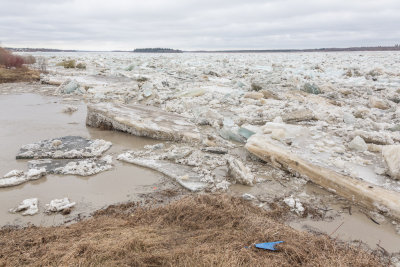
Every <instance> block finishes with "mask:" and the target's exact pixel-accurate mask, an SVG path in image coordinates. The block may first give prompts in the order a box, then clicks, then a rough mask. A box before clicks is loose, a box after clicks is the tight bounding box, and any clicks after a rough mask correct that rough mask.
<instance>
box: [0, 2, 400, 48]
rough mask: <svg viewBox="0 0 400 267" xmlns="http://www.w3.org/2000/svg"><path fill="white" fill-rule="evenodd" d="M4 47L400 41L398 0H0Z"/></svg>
mask: <svg viewBox="0 0 400 267" xmlns="http://www.w3.org/2000/svg"><path fill="white" fill-rule="evenodd" d="M0 42H1V45H2V46H9V47H46V48H61V49H87V50H116V49H122V50H132V49H134V48H143V47H170V48H179V49H185V50H191V49H264V48H265V49H277V48H320V47H348V46H367V45H394V44H398V43H400V0H241V1H239V0H222V1H218V0H213V1H211V0H201V1H197V0H186V1H183V0H170V1H165V0H164V1H161V0H0Z"/></svg>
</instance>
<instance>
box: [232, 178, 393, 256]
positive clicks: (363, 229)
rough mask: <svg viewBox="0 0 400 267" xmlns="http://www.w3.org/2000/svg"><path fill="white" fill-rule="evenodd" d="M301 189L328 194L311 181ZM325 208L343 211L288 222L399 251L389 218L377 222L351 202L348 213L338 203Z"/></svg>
mask: <svg viewBox="0 0 400 267" xmlns="http://www.w3.org/2000/svg"><path fill="white" fill-rule="evenodd" d="M261 185H262V184H261ZM305 189H306V193H307V194H308V195H310V196H311V195H320V196H321V195H328V194H330V193H328V192H327V191H325V190H324V189H321V188H319V187H318V186H316V185H314V184H312V183H307V185H306V187H305ZM231 190H232V191H233V192H235V193H237V194H240V195H242V194H245V193H248V194H252V195H260V194H273V193H272V192H268V190H274V189H271V188H263V187H262V186H254V187H249V186H243V185H234V186H231ZM329 208H330V209H334V210H335V211H339V212H342V211H343V212H342V213H341V214H340V216H338V217H336V218H334V219H333V220H332V219H330V220H319V221H316V220H311V219H298V220H296V221H292V222H290V223H289V225H290V226H291V227H293V228H294V229H297V230H301V231H306V230H314V231H317V232H322V233H325V234H328V235H330V236H331V237H332V238H337V239H339V240H343V241H353V240H361V241H362V242H364V243H365V244H367V245H368V246H369V247H371V248H373V249H375V248H377V244H379V246H381V247H383V248H384V249H386V250H387V251H388V252H389V253H394V252H400V251H399V248H400V235H399V234H398V233H397V232H396V229H395V227H394V226H393V225H392V224H391V220H386V221H385V222H383V223H381V224H380V225H378V224H376V223H374V222H373V221H372V220H370V219H369V218H368V217H367V216H366V215H365V214H364V213H362V212H361V211H360V210H359V209H358V208H357V207H355V206H352V210H351V213H352V214H351V215H350V214H349V213H348V212H347V210H343V209H342V207H341V206H340V205H332V204H330V205H329ZM332 233H333V234H332Z"/></svg>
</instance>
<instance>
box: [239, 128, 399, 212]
mask: <svg viewBox="0 0 400 267" xmlns="http://www.w3.org/2000/svg"><path fill="white" fill-rule="evenodd" d="M246 148H247V150H248V151H250V152H251V153H253V154H254V155H256V156H258V157H259V158H261V159H262V160H265V161H267V162H270V163H272V164H273V165H275V166H279V167H280V168H282V169H285V170H287V171H290V172H292V173H294V174H300V175H302V176H305V177H307V178H309V179H310V180H311V181H313V182H314V183H316V184H318V185H320V186H322V187H324V188H326V189H328V190H330V191H332V192H335V193H336V194H338V195H340V196H343V197H345V198H347V199H349V200H350V201H355V202H356V203H359V204H361V205H362V206H365V207H367V208H370V209H378V210H379V211H381V212H384V213H387V215H390V216H393V217H395V218H400V193H399V192H395V191H391V190H387V189H385V188H382V187H379V186H376V185H374V184H372V183H369V182H366V181H362V180H358V179H354V178H352V177H350V176H347V175H343V174H340V173H338V172H336V171H334V170H333V169H330V168H328V167H324V166H319V165H317V164H313V163H311V162H309V161H307V160H306V159H304V158H302V157H299V156H298V155H297V154H296V153H294V152H293V151H290V150H289V149H287V148H286V149H285V147H283V146H279V145H278V144H276V143H274V141H273V140H272V139H271V138H270V137H269V136H268V135H265V134H256V135H253V136H251V137H250V138H249V140H248V141H247V144H246Z"/></svg>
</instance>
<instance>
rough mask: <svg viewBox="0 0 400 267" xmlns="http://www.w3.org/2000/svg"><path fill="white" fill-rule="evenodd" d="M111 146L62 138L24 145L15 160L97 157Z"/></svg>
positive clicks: (83, 139)
mask: <svg viewBox="0 0 400 267" xmlns="http://www.w3.org/2000/svg"><path fill="white" fill-rule="evenodd" d="M111 145H112V144H111V142H107V141H105V140H102V139H96V140H90V139H86V138H83V137H80V136H64V137H59V138H54V139H48V140H43V141H40V142H37V143H33V144H28V145H24V146H22V147H21V149H20V151H19V152H18V154H17V159H32V158H38V159H43V158H55V159H76V158H91V157H99V156H101V154H103V153H104V152H105V151H107V150H108V149H109V148H110V147H111Z"/></svg>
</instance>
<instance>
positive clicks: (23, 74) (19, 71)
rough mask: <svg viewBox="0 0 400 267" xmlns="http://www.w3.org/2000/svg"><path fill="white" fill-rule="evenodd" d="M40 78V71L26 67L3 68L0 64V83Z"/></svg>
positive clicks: (30, 80) (37, 79) (29, 80)
mask: <svg viewBox="0 0 400 267" xmlns="http://www.w3.org/2000/svg"><path fill="white" fill-rule="evenodd" d="M39 80H40V72H39V71H38V70H32V69H29V68H27V67H21V68H12V69H8V68H3V67H1V66H0V83H13V82H32V81H39Z"/></svg>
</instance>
